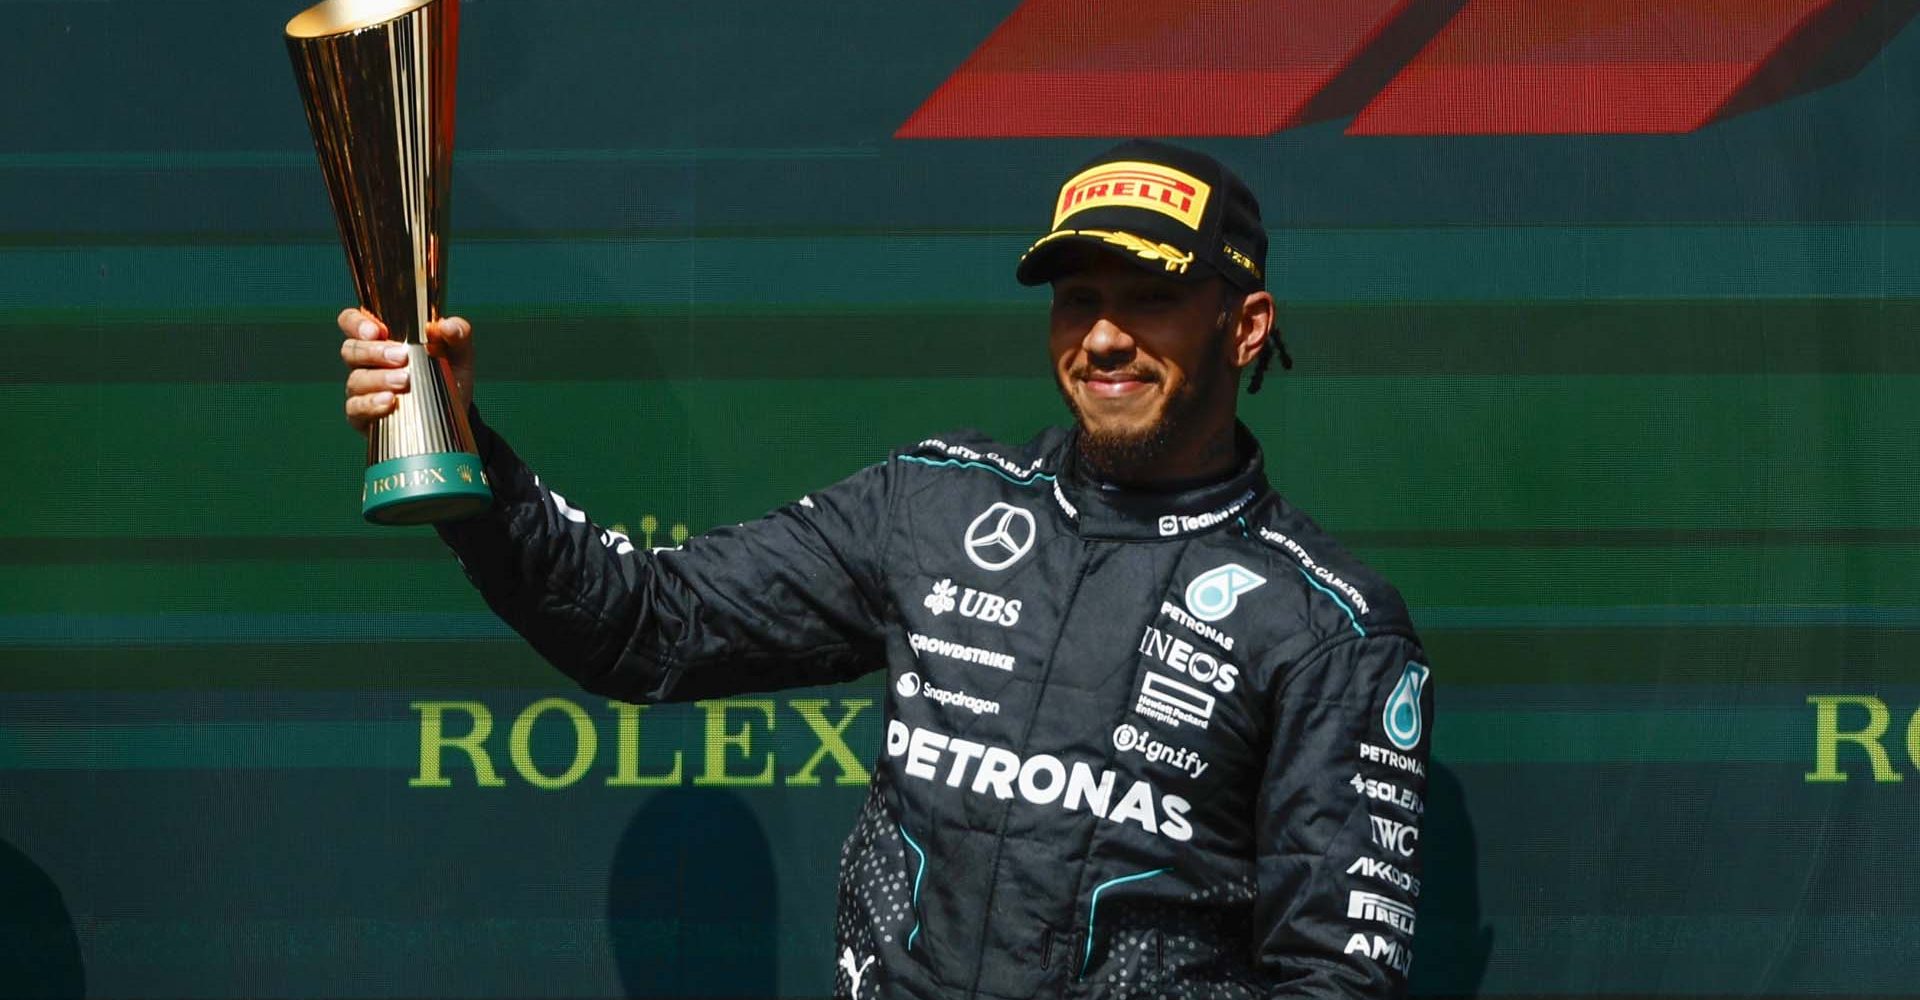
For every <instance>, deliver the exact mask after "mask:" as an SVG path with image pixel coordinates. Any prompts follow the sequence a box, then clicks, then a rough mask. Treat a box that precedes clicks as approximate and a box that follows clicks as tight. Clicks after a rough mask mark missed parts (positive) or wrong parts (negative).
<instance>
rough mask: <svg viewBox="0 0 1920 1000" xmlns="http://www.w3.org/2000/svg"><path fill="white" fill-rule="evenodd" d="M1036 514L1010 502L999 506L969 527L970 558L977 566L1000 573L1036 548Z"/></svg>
mask: <svg viewBox="0 0 1920 1000" xmlns="http://www.w3.org/2000/svg"><path fill="white" fill-rule="evenodd" d="M1033 536H1034V528H1033V515H1032V514H1030V513H1028V512H1027V511H1026V510H1024V509H1023V508H1020V507H1015V506H1014V505H1012V504H1010V503H996V504H994V505H993V506H991V507H988V508H987V509H986V510H983V511H981V512H980V516H979V517H976V518H974V519H973V523H972V524H969V525H967V539H966V548H967V558H968V559H971V560H973V564H974V565H975V566H978V567H980V568H981V569H984V570H989V571H992V572H996V573H997V572H999V571H1000V570H1003V569H1006V568H1007V567H1008V566H1011V565H1013V564H1014V563H1017V562H1019V561H1020V557H1021V556H1024V555H1026V554H1027V551H1028V550H1029V549H1031V548H1033Z"/></svg>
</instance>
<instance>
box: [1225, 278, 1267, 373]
mask: <svg viewBox="0 0 1920 1000" xmlns="http://www.w3.org/2000/svg"><path fill="white" fill-rule="evenodd" d="M1239 311H1240V322H1239V323H1238V324H1237V325H1235V326H1234V328H1233V339H1232V342H1231V347H1230V348H1229V349H1230V350H1231V351H1232V352H1233V367H1235V368H1236V369H1238V368H1245V367H1246V366H1248V365H1250V364H1253V362H1254V359H1255V358H1258V357H1259V356H1260V349H1261V348H1263V347H1265V346H1267V338H1268V337H1270V336H1272V335H1273V334H1274V333H1275V331H1274V328H1273V321H1274V305H1273V295H1272V294H1271V293H1269V292H1265V291H1259V292H1253V293H1251V294H1249V295H1248V296H1247V297H1246V299H1245V300H1244V301H1243V302H1241V304H1240V310H1239Z"/></svg>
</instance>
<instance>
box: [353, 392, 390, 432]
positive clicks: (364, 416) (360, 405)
mask: <svg viewBox="0 0 1920 1000" xmlns="http://www.w3.org/2000/svg"><path fill="white" fill-rule="evenodd" d="M399 405H400V397H398V396H395V395H394V394H393V393H391V392H376V393H374V394H373V395H371V396H348V397H347V407H346V409H347V422H348V423H350V424H352V425H353V426H354V427H355V428H358V429H360V430H363V431H364V430H366V428H367V426H368V425H369V424H372V423H373V422H374V421H376V420H378V419H380V418H381V417H384V416H386V415H387V414H389V413H392V412H393V411H394V410H395V409H396V408H397V407H399Z"/></svg>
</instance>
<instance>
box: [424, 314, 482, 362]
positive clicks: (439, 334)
mask: <svg viewBox="0 0 1920 1000" xmlns="http://www.w3.org/2000/svg"><path fill="white" fill-rule="evenodd" d="M427 344H428V346H430V347H435V348H438V350H436V351H435V352H434V353H435V354H436V355H439V356H444V357H447V358H450V359H452V360H454V361H458V360H459V359H460V358H461V357H462V356H464V355H465V354H466V353H467V352H468V351H470V350H472V349H473V324H471V323H469V322H467V321H466V320H465V319H463V318H461V317H459V316H443V317H441V318H440V319H438V320H435V321H434V322H432V323H429V324H427Z"/></svg>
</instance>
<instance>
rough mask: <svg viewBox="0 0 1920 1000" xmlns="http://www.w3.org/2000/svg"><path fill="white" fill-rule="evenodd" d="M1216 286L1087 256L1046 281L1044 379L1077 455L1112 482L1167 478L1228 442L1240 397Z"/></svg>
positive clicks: (1222, 292) (1222, 298) (1222, 293)
mask: <svg viewBox="0 0 1920 1000" xmlns="http://www.w3.org/2000/svg"><path fill="white" fill-rule="evenodd" d="M1226 292H1227V288H1226V284H1225V283H1224V282H1222V281H1221V280H1220V279H1218V278H1214V279H1212V280H1209V281H1203V282H1177V281H1172V280H1169V279H1167V278H1165V277H1162V276H1160V275H1158V274H1156V273H1154V272H1152V271H1149V270H1146V269H1144V268H1141V267H1137V266H1134V265H1133V264H1130V263H1128V262H1126V261H1123V260H1120V259H1118V258H1117V257H1115V256H1114V255H1112V254H1109V253H1104V252H1100V251H1092V252H1089V253H1088V254H1087V255H1086V256H1085V257H1084V258H1082V259H1081V260H1079V261H1077V262H1076V263H1075V264H1074V265H1073V266H1070V267H1069V268H1068V269H1067V270H1065V271H1064V272H1063V273H1062V274H1061V276H1060V277H1058V278H1056V279H1054V281H1053V313H1052V337H1051V347H1052V352H1053V373H1054V377H1055V379H1057V380H1058V382H1059V386H1060V393H1061V395H1062V396H1064V397H1065V398H1066V402H1067V407H1068V408H1069V409H1071V410H1072V411H1073V414H1074V416H1075V417H1076V418H1078V420H1079V422H1080V426H1081V429H1082V434H1081V449H1082V452H1083V453H1084V454H1085V455H1086V456H1087V457H1088V458H1089V459H1090V460H1091V461H1092V462H1093V463H1094V465H1096V466H1097V467H1099V471H1101V472H1103V473H1105V474H1107V475H1109V476H1112V477H1116V478H1123V479H1146V478H1171V477H1174V476H1176V475H1177V473H1178V471H1179V468H1180V467H1181V466H1183V465H1184V464H1186V463H1185V461H1184V459H1186V458H1188V457H1189V456H1191V455H1193V453H1194V450H1195V449H1196V447H1197V446H1198V445H1199V444H1201V443H1203V442H1209V441H1214V440H1221V439H1222V438H1223V436H1224V439H1225V440H1229V441H1230V440H1231V428H1232V425H1233V414H1234V403H1235V396H1236V394H1237V393H1238V391H1239V379H1238V377H1237V376H1238V372H1239V369H1238V366H1236V365H1235V364H1234V353H1233V344H1232V337H1231V335H1230V330H1231V326H1232V325H1231V324H1230V323H1225V322H1222V317H1221V313H1222V307H1223V304H1227V303H1229V302H1230V300H1229V299H1228V297H1227V294H1226Z"/></svg>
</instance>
